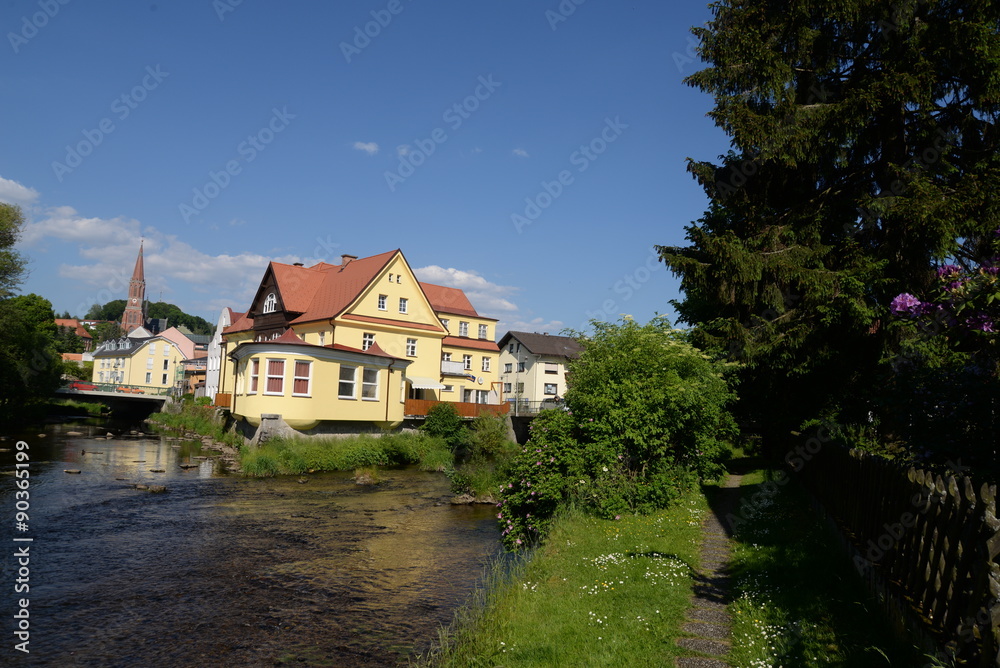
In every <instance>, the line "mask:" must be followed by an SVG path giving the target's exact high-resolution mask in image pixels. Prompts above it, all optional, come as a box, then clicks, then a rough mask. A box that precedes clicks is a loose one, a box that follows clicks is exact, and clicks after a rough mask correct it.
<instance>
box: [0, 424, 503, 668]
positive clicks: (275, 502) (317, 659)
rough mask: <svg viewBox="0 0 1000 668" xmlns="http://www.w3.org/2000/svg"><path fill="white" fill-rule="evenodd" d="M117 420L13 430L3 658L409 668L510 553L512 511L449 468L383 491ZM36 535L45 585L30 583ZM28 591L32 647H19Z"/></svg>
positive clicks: (0, 532)
mask: <svg viewBox="0 0 1000 668" xmlns="http://www.w3.org/2000/svg"><path fill="white" fill-rule="evenodd" d="M68 431H79V432H82V435H79V436H75V435H70V434H67V432H68ZM106 431H107V429H106V428H105V427H104V426H97V425H95V424H89V425H88V424H77V425H72V424H56V425H50V426H48V427H46V428H45V430H44V432H38V431H35V432H32V433H29V434H20V435H8V437H7V438H6V440H3V441H0V448H2V449H3V451H0V471H2V472H3V473H4V475H2V476H0V542H2V545H3V555H4V557H3V560H2V565H3V572H2V577H0V587H2V589H0V591H3V595H2V596H0V605H2V606H3V607H2V609H0V614H2V618H3V620H4V621H3V623H2V625H0V627H2V629H3V632H2V633H0V637H2V643H3V644H2V645H0V663H5V664H10V665H31V666H34V665H38V666H132V665H150V666H273V665H282V664H284V663H286V662H287V663H288V664H289V665H306V666H344V667H350V666H393V665H399V664H402V665H405V663H406V659H405V657H406V656H407V655H408V654H411V653H412V652H420V651H424V650H426V649H427V647H428V646H429V644H430V642H431V640H432V639H433V638H435V637H436V635H437V629H438V627H439V626H440V625H442V624H447V623H448V622H449V621H450V620H451V618H452V615H453V613H454V611H455V610H456V608H457V607H458V606H459V605H461V604H462V603H463V602H464V601H465V600H466V599H467V597H468V596H469V594H470V593H471V592H472V590H473V589H474V587H476V586H477V584H478V583H479V581H480V579H481V576H482V573H483V569H484V567H485V566H486V565H487V563H488V562H489V560H490V559H491V558H492V557H493V556H495V555H496V554H497V552H498V550H499V542H498V531H497V529H496V524H495V519H494V517H495V516H494V513H495V509H493V508H491V507H490V506H452V505H450V504H449V503H448V499H449V498H450V495H449V490H448V481H447V479H446V478H445V477H444V476H443V475H441V474H433V473H425V472H420V471H416V470H409V469H407V470H389V471H384V472H383V473H382V482H381V483H380V484H379V485H377V486H374V487H364V486H359V485H356V484H355V483H354V481H353V479H352V476H351V473H323V474H312V475H308V476H304V477H299V476H291V477H277V478H269V479H250V478H244V477H241V476H235V475H229V474H227V473H225V472H224V471H222V470H220V464H219V463H218V462H217V461H215V460H214V459H212V458H211V456H212V455H213V454H214V453H213V452H212V451H205V452H202V451H201V449H200V448H201V444H200V443H198V442H183V443H182V442H178V441H173V440H168V439H167V438H166V437H164V436H157V435H148V436H142V437H116V438H114V439H111V440H95V438H94V436H95V435H101V434H104V433H105V432H106ZM40 433H44V434H45V436H44V437H43V436H40V435H39V434H40ZM18 439H21V440H23V441H24V442H26V443H27V444H28V446H29V447H28V450H27V451H26V452H27V453H28V454H29V455H30V468H29V469H28V470H29V471H30V474H31V475H30V478H28V480H29V481H30V487H29V490H28V491H29V493H30V499H29V502H30V509H29V510H28V516H29V517H28V522H27V524H28V527H27V531H19V530H18V527H17V526H16V523H15V522H16V518H15V513H16V508H15V504H16V499H15V497H14V492H15V490H16V487H15V482H17V481H18V480H19V479H16V478H15V476H14V475H13V472H14V468H15V456H16V454H17V450H16V447H15V444H16V441H17V440H18ZM205 456H209V457H210V458H209V459H198V458H199V457H205ZM181 464H184V465H189V466H192V468H187V469H184V468H181V466H180V465H181ZM154 469H155V470H156V471H160V470H162V471H163V472H162V473H160V472H153V470H154ZM66 470H79V471H80V473H78V474H73V473H66V472H65V471H66ZM137 483H138V484H146V485H163V486H166V488H167V491H166V492H163V493H151V492H150V491H147V490H142V489H136V488H135V484H137ZM15 538H31V539H32V540H31V541H30V542H28V541H16V542H15V540H14V539H15ZM25 547H27V548H28V553H29V554H30V558H29V559H28V560H29V561H30V564H29V566H28V569H29V571H30V575H28V576H27V581H26V582H22V583H21V584H22V585H24V584H26V585H27V586H28V587H29V588H30V589H29V590H28V591H27V592H26V593H25V592H24V590H23V588H22V592H21V593H15V587H16V586H18V584H17V580H18V579H19V575H18V569H19V568H21V567H22V566H20V565H19V564H18V563H17V562H18V559H17V558H16V557H15V556H14V554H15V552H16V551H18V550H21V551H23V549H24V548H25ZM22 559H23V558H22ZM21 575H24V572H23V571H22V572H21ZM22 598H24V599H26V600H27V602H28V606H27V608H26V610H27V611H28V613H29V615H30V616H29V618H28V625H29V629H28V632H29V633H30V636H29V644H28V645H27V646H25V648H27V649H29V650H30V653H29V654H24V653H23V652H21V651H18V650H17V649H15V645H16V644H17V643H19V642H21V640H20V639H18V638H17V637H16V635H15V634H14V631H16V630H17V626H16V625H17V624H18V623H20V622H19V621H18V620H16V619H14V615H15V614H22V616H23V613H22V612H20V610H21V603H23V602H21V601H20V599H22Z"/></svg>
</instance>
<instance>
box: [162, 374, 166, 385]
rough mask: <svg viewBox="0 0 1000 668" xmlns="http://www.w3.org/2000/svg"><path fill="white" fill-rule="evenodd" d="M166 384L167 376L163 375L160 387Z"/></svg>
mask: <svg viewBox="0 0 1000 668" xmlns="http://www.w3.org/2000/svg"><path fill="white" fill-rule="evenodd" d="M166 384H167V374H163V380H161V381H160V385H166Z"/></svg>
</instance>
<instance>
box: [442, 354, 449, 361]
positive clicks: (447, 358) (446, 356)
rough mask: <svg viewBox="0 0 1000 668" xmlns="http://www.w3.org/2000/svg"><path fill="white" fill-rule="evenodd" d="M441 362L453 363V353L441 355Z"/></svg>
mask: <svg viewBox="0 0 1000 668" xmlns="http://www.w3.org/2000/svg"><path fill="white" fill-rule="evenodd" d="M441 361H442V362H450V361H451V353H441Z"/></svg>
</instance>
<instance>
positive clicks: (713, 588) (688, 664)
mask: <svg viewBox="0 0 1000 668" xmlns="http://www.w3.org/2000/svg"><path fill="white" fill-rule="evenodd" d="M741 480H742V476H738V475H729V476H728V477H727V478H726V480H725V482H723V483H722V486H721V488H720V490H719V497H718V502H717V503H715V504H713V508H712V512H711V513H709V514H708V516H707V517H706V518H705V522H704V524H703V525H702V542H701V569H700V570H699V572H698V574H697V575H695V586H694V595H693V596H692V598H691V605H692V607H691V609H690V610H689V611H688V615H687V619H688V621H686V622H685V623H684V624H683V625H682V626H681V630H682V631H684V632H685V633H687V634H689V637H686V638H680V639H679V640H678V641H677V644H678V645H679V646H680V647H683V648H684V649H687V650H692V651H694V652H699V653H701V654H702V655H703V656H700V657H681V658H679V659H677V663H676V665H677V667H678V668H727V667H728V666H729V663H727V662H726V661H725V660H724V658H723V657H725V656H726V655H727V654H728V653H729V639H730V635H731V628H732V627H731V624H730V619H729V613H728V612H727V611H726V605H727V604H728V603H729V601H730V600H731V599H730V597H729V592H730V587H731V584H732V582H731V577H730V574H729V569H728V562H729V554H730V543H731V531H732V529H731V528H728V527H726V526H725V525H724V524H723V522H722V518H724V517H726V515H727V514H729V513H731V512H733V511H734V510H735V509H736V504H737V502H738V501H739V497H740V481H741Z"/></svg>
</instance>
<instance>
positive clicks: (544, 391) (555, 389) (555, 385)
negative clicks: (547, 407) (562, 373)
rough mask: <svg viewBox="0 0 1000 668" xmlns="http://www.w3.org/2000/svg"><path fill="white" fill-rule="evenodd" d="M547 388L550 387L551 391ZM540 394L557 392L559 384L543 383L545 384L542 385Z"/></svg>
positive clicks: (554, 393)
mask: <svg viewBox="0 0 1000 668" xmlns="http://www.w3.org/2000/svg"><path fill="white" fill-rule="evenodd" d="M549 388H551V389H552V391H551V392H549ZM542 394H551V395H556V394H559V384H558V383H545V385H544V387H543V389H542Z"/></svg>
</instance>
